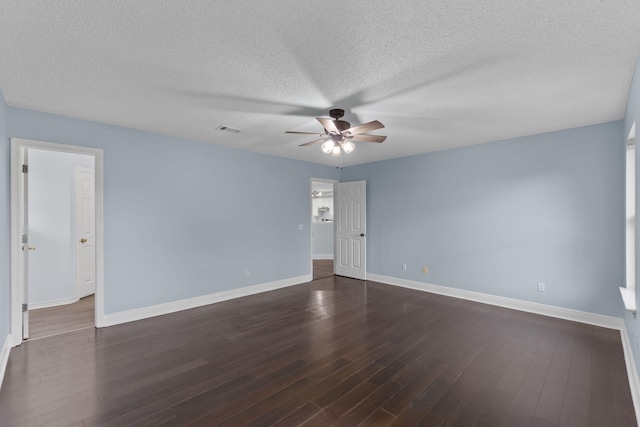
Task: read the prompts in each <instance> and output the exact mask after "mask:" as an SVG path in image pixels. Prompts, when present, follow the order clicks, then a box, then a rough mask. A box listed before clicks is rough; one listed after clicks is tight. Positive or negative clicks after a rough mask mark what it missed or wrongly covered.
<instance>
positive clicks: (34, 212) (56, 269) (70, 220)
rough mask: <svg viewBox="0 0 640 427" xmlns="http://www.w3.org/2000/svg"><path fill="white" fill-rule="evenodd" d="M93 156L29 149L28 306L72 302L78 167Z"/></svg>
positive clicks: (86, 164) (87, 163) (91, 165)
mask: <svg viewBox="0 0 640 427" xmlns="http://www.w3.org/2000/svg"><path fill="white" fill-rule="evenodd" d="M94 165H95V162H94V157H93V156H89V155H84V154H75V153H64V152H60V151H48V150H36V149H30V150H29V233H28V235H29V245H30V246H35V248H36V250H35V251H33V252H30V253H29V275H28V277H29V306H30V307H31V308H33V305H40V306H42V305H43V304H45V305H46V304H49V303H55V302H56V301H60V300H66V302H70V301H71V300H73V299H75V298H76V297H77V295H78V292H77V286H76V239H75V236H76V210H75V209H76V203H75V202H76V199H75V194H76V168H77V167H84V168H87V169H94V168H95V166H94Z"/></svg>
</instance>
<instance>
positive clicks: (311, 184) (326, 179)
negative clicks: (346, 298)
mask: <svg viewBox="0 0 640 427" xmlns="http://www.w3.org/2000/svg"><path fill="white" fill-rule="evenodd" d="M314 182H326V183H329V184H335V183H337V182H340V180H337V179H329V178H311V180H310V181H309V216H308V218H309V264H310V265H311V280H313V229H312V226H313V221H312V220H311V217H312V216H313V199H312V198H311V192H312V191H313V183H314ZM335 200H336V195H335V194H334V195H333V201H334V205H333V215H334V217H335V211H336V208H335ZM333 233H334V238H335V219H334V222H333ZM335 272H336V250H335V242H334V249H333V273H334V274H335Z"/></svg>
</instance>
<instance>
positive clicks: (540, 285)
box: [538, 282, 545, 292]
mask: <svg viewBox="0 0 640 427" xmlns="http://www.w3.org/2000/svg"><path fill="white" fill-rule="evenodd" d="M544 291H545V285H544V283H542V282H538V292H544Z"/></svg>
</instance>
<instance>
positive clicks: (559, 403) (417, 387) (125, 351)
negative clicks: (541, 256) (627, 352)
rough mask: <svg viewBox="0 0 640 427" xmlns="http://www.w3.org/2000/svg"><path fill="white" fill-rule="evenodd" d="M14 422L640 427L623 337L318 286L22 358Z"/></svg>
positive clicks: (374, 291) (16, 366)
mask: <svg viewBox="0 0 640 427" xmlns="http://www.w3.org/2000/svg"><path fill="white" fill-rule="evenodd" d="M0 425H2V426H13V427H19V426H40V425H73V426H97V425H105V426H126V425H135V426H165V425H166V426H185V425H193V426H212V425H226V426H241V425H256V426H266V425H278V426H296V425H305V426H327V425H344V426H356V425H371V426H374V425H375V426H378V425H401V426H445V425H446V426H449V425H457V426H598V427H602V426H634V425H636V422H635V415H634V410H633V404H632V401H631V395H630V391H629V385H628V381H627V375H626V370H625V364H624V360H623V351H622V346H621V341H620V333H619V331H615V330H609V329H603V328H599V327H594V326H589V325H584V324H579V323H574V322H569V321H565V320H559V319H554V318H549V317H544V316H539V315H534V314H530V313H523V312H518V311H514V310H509V309H504V308H500V307H493V306H490V305H485V304H479V303H474V302H470V301H465V300H459V299H454V298H448V297H444V296H440V295H434V294H429V293H423V292H418V291H414V290H408V289H403V288H398V287H393V286H388V285H383V284H379V283H374V282H362V281H357V280H350V279H346V278H341V277H328V278H325V279H321V280H316V281H313V282H311V283H307V284H302V285H298V286H292V287H289V288H284V289H280V290H276V291H272V292H266V293H262V294H257V295H254V296H250V297H245V298H239V299H235V300H232V301H227V302H222V303H218V304H214V305H210V306H206V307H200V308H196V309H192V310H188V311H183V312H179V313H174V314H171V315H166V316H160V317H156V318H153V319H147V320H143V321H138V322H132V323H128V324H124V325H119V326H113V327H109V328H103V329H84V330H80V331H76V332H71V333H68V334H63V335H57V336H54V337H49V338H42V339H39V340H35V341H28V342H25V343H23V344H22V345H21V346H19V347H16V348H14V349H12V351H11V355H10V359H9V364H8V367H7V373H6V376H5V380H4V384H3V386H2V389H1V390H0Z"/></svg>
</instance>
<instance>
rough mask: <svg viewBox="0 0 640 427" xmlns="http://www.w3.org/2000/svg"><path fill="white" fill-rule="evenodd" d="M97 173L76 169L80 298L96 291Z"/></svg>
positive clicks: (77, 267)
mask: <svg viewBox="0 0 640 427" xmlns="http://www.w3.org/2000/svg"><path fill="white" fill-rule="evenodd" d="M95 230H96V226H95V173H94V171H93V170H90V169H85V168H80V167H79V168H77V169H76V284H77V288H78V298H84V297H86V296H88V295H93V294H94V293H95V292H96V247H95V241H96V238H95Z"/></svg>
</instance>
